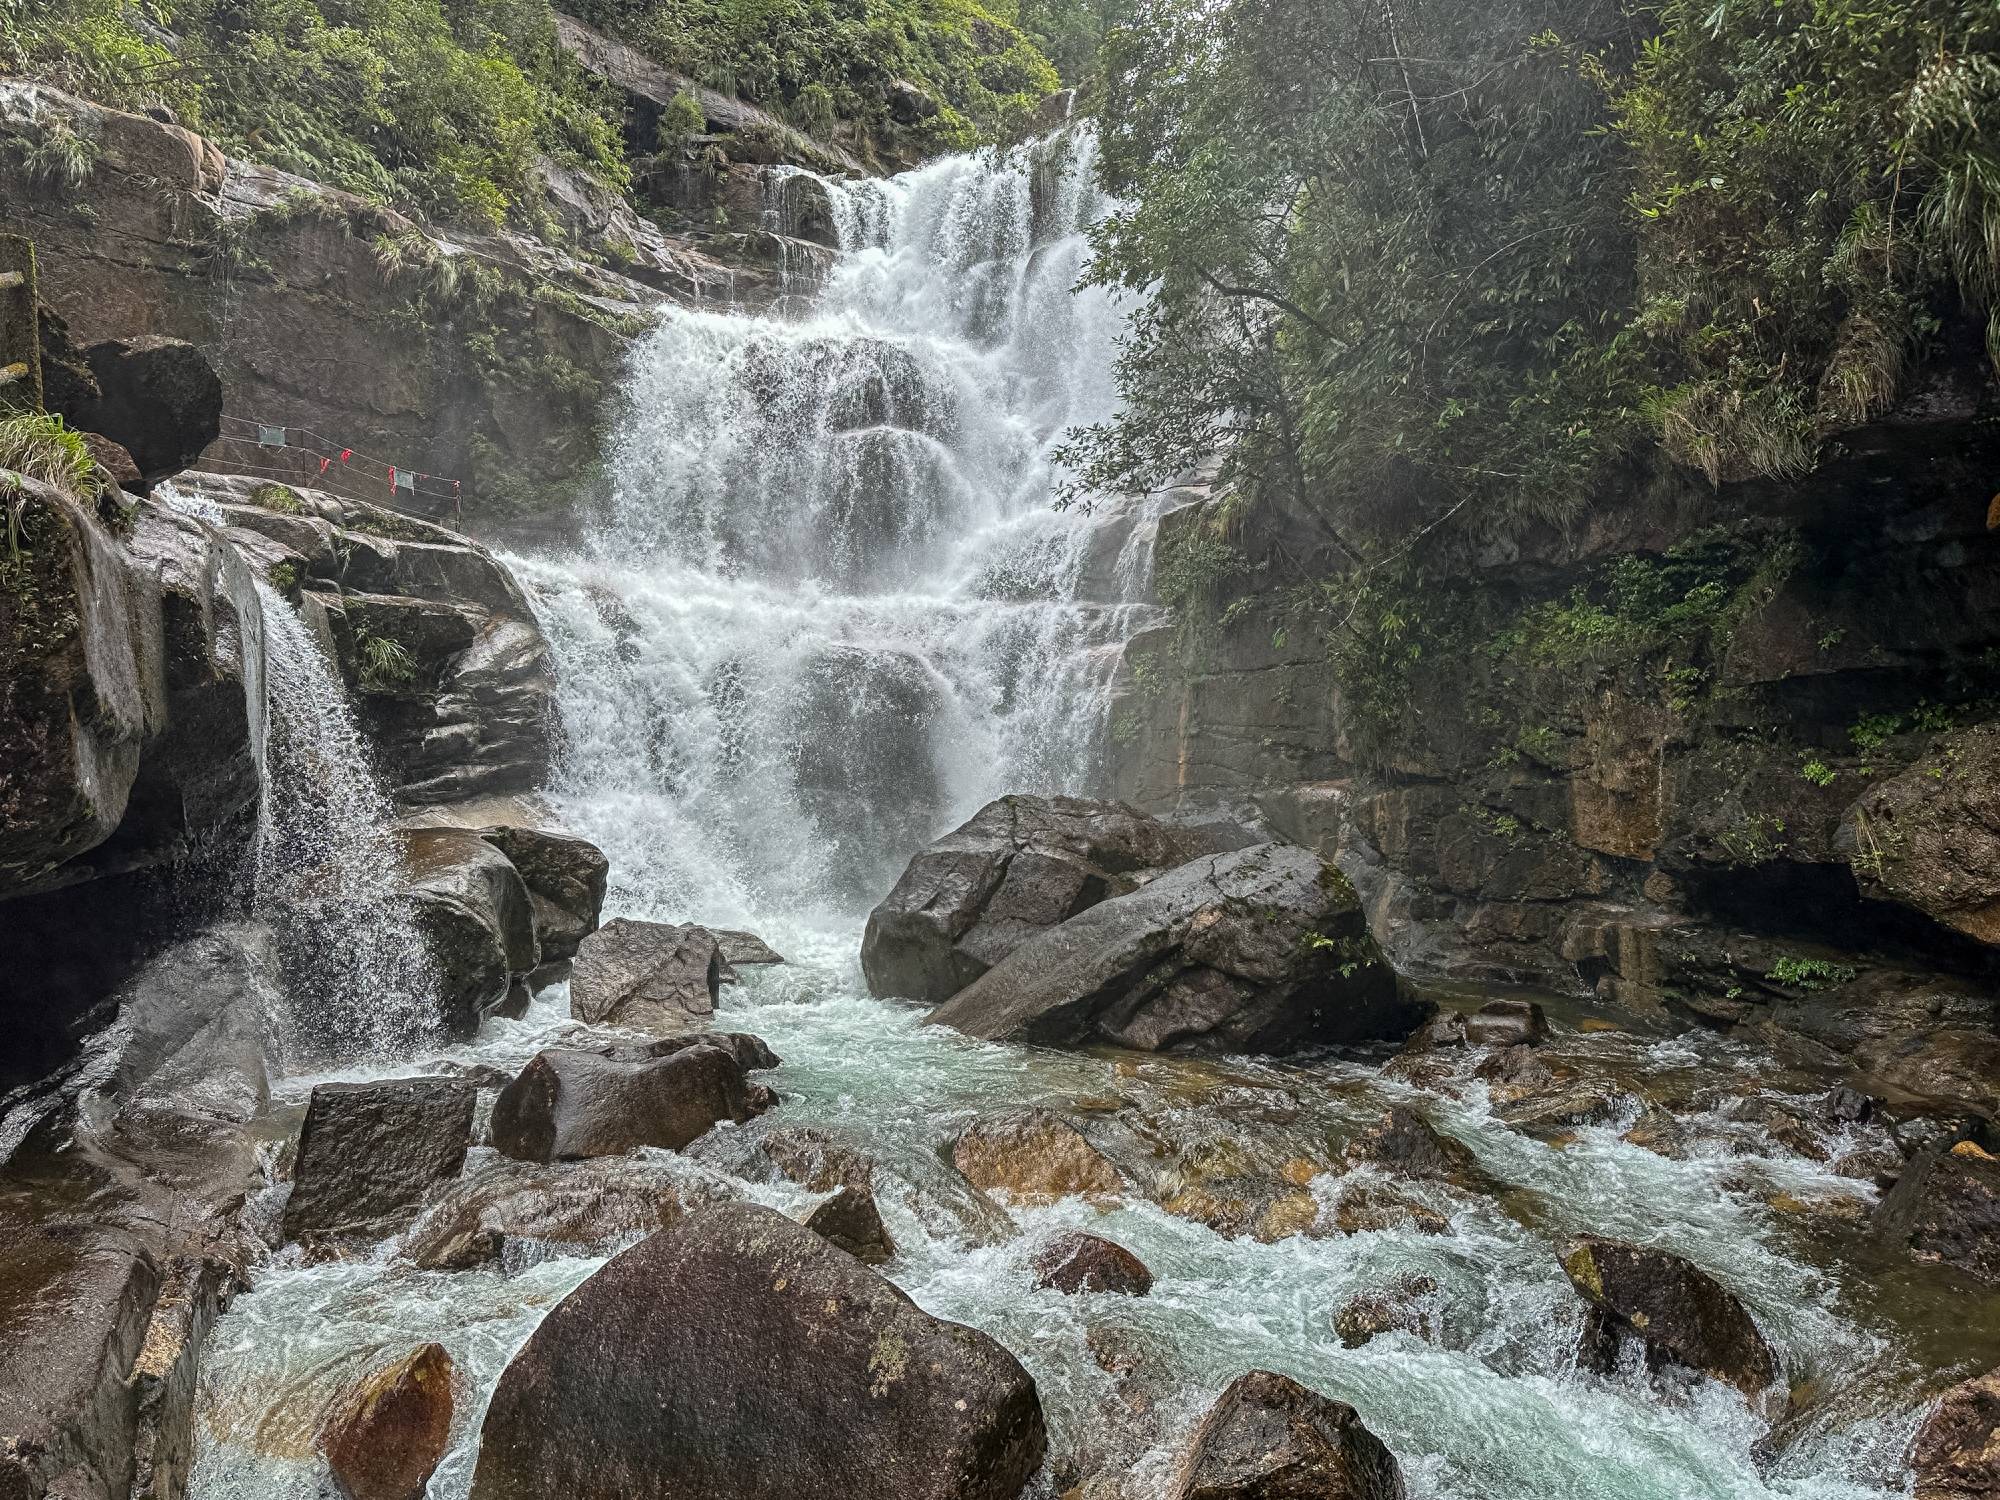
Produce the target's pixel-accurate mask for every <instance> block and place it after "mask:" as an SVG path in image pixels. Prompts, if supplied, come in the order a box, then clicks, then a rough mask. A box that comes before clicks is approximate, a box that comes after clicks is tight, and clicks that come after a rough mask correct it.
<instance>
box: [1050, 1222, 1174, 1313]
mask: <svg viewBox="0 0 2000 1500" xmlns="http://www.w3.org/2000/svg"><path fill="white" fill-rule="evenodd" d="M1035 1285H1036V1286H1039V1287H1047V1288H1053V1289H1054V1290H1056V1291H1058V1292H1065V1293H1070V1294H1074V1293H1077V1292H1119V1293H1122V1294H1124V1295H1125V1296H1128V1297H1143V1296H1145V1295H1146V1293H1148V1292H1150V1291H1151V1290H1152V1289H1153V1273H1152V1272H1151V1271H1149V1270H1147V1269H1146V1263H1145V1262H1144V1261H1143V1260H1141V1259H1139V1257H1138V1256H1136V1255H1134V1254H1133V1253H1132V1252H1131V1251H1130V1250H1127V1249H1126V1248H1125V1247H1124V1246H1123V1245H1115V1244H1113V1243H1112V1242H1111V1241H1110V1240H1107V1239H1104V1238H1103V1237H1101V1236H1099V1235H1095V1234H1085V1233H1083V1232H1082V1231H1081V1230H1076V1231H1072V1232H1071V1233H1069V1234H1065V1235H1061V1236H1059V1237H1058V1238H1056V1239H1054V1240H1051V1241H1050V1242H1049V1243H1048V1244H1047V1245H1045V1246H1043V1247H1042V1249H1041V1251H1040V1252H1039V1253H1038V1254H1037V1255H1036V1256H1035Z"/></svg>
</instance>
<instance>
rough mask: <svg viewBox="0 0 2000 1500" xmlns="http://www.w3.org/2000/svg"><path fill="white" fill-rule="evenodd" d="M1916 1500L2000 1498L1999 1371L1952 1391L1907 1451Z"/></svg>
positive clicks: (1992, 1371)
mask: <svg viewBox="0 0 2000 1500" xmlns="http://www.w3.org/2000/svg"><path fill="white" fill-rule="evenodd" d="M1910 1472H1911V1475H1912V1477H1913V1478H1914V1480H1915V1482H1916V1500H1990V1497H1992V1496H1994V1495H2000V1370H1989V1371H1987V1372H1986V1373H1985V1374H1984V1375H1981V1376H1979V1377H1977V1378H1976V1379H1973V1380H1967V1381H1963V1382H1961V1383H1960V1384H1958V1385H1955V1386H1953V1387H1952V1388H1951V1389H1950V1390H1948V1391H1946V1392H1945V1393H1944V1395H1943V1396H1942V1397H1940V1398H1939V1400H1938V1403H1937V1405H1936V1406H1934V1407H1932V1408H1931V1411H1930V1415H1929V1416H1927V1417H1925V1418H1924V1425H1923V1426H1922V1427H1920V1428H1918V1429H1917V1436H1916V1441H1915V1442H1913V1443H1911V1445H1910Z"/></svg>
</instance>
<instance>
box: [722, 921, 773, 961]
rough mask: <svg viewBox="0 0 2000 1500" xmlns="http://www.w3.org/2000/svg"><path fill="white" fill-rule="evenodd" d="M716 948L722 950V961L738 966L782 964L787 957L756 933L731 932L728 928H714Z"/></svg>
mask: <svg viewBox="0 0 2000 1500" xmlns="http://www.w3.org/2000/svg"><path fill="white" fill-rule="evenodd" d="M712 931H713V932H714V933H715V946H716V947H717V948H720V949H721V950H722V961H723V962H724V963H725V964H729V965H730V966H732V967H734V966H736V965H739V964H740V965H746V966H747V965H755V964H781V963H783V962H784V961H785V956H784V955H783V954H782V953H780V952H779V951H778V950H777V949H776V948H773V947H772V946H771V945H770V944H769V943H767V942H765V941H764V940H763V939H762V938H760V937H758V936H757V934H756V933H754V932H731V931H729V930H728V929H726V928H720V927H718V928H714V929H712Z"/></svg>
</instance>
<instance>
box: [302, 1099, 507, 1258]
mask: <svg viewBox="0 0 2000 1500" xmlns="http://www.w3.org/2000/svg"><path fill="white" fill-rule="evenodd" d="M475 1092H476V1091H475V1090H474V1089H473V1088H472V1086H471V1085H470V1084H468V1083H465V1082H463V1081H462V1080H460V1079H456V1078H398V1079H392V1080H390V1081H388V1082H384V1083H323V1084H321V1085H319V1087H317V1088H315V1089H314V1090H313V1092H312V1103H311V1104H310V1105H309V1106H307V1109H306V1122H305V1125H304V1127H303V1128H302V1129H301V1130H300V1132H299V1150H298V1159H297V1163H296V1165H295V1166H294V1167H293V1171H292V1195H291V1197H290V1198H289V1199H288V1200H287V1201H286V1204H285V1219H284V1232H285V1238H287V1239H291V1240H320V1241H323V1240H329V1239H375V1238H380V1237H381V1236H383V1235H385V1234H387V1233H389V1232H390V1231H392V1230H394V1229H398V1228H400V1227H401V1226H402V1225H404V1224H406V1223H408V1222H409V1221H410V1220H411V1219H413V1218H415V1217H416V1214H417V1211H418V1210H419V1209H420V1208H422V1206H423V1204H424V1203H425V1201H426V1200H427V1199H428V1198H429V1197H430V1196H431V1194H432V1192H433V1191H434V1190H435V1189H437V1188H438V1187H439V1186H440V1185H441V1184H444V1183H448V1182H452V1181H454V1180H455V1179H456V1178H457V1177H458V1174H459V1171H460V1170H461V1168H463V1167H464V1165H465V1151H466V1147H467V1145H468V1144H469V1143H470V1141H471V1138H472V1108H473V1102H474V1094H475Z"/></svg>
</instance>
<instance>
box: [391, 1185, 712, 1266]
mask: <svg viewBox="0 0 2000 1500" xmlns="http://www.w3.org/2000/svg"><path fill="white" fill-rule="evenodd" d="M723 1196H726V1192H725V1190H724V1189H722V1188H720V1187H719V1186H718V1187H714V1188H710V1187H706V1186H703V1185H699V1184H694V1183H690V1182H688V1181H685V1180H683V1179H681V1178H678V1177H676V1176H674V1175H673V1174H672V1173H671V1172H669V1171H668V1170H667V1169H666V1168H665V1167H663V1166H660V1165H657V1164H655V1163H652V1162H648V1161H646V1160H645V1159H644V1158H642V1157H602V1158H598V1159H595V1160H591V1161H575V1162H553V1163H535V1162H519V1161H510V1160H508V1159H506V1158H505V1157H501V1158H499V1159H497V1160H492V1161H488V1162H486V1163H485V1164H484V1165H482V1166H481V1167H479V1169H478V1170H477V1171H474V1172H471V1173H468V1174H467V1175H466V1176H465V1177H463V1178H461V1179H460V1180H459V1181H458V1182H456V1183H453V1184H452V1185H451V1186H450V1187H449V1188H447V1189H446V1190H445V1191H444V1192H443V1193H442V1194H440V1195H439V1197H438V1199H437V1201H436V1202H435V1203H433V1204H432V1205H431V1207H430V1208H428V1209H426V1210H425V1212H424V1214H423V1216H422V1217H421V1218H420V1219H419V1220H418V1221H417V1222H416V1223H415V1224H414V1225H412V1226H411V1228H410V1231H409V1233H408V1234H407V1235H406V1236H405V1237H404V1240H403V1245H402V1255H403V1258H404V1259H405V1260H407V1261H408V1262H409V1263H410V1264H412V1265H415V1266H418V1267H421V1268H423V1269H425V1270H432V1271H462V1270H469V1269H471V1268H472V1267H474V1266H479V1265H485V1264H488V1263H489V1262H492V1261H495V1260H499V1259H501V1258H502V1256H503V1255H505V1254H507V1252H508V1247H509V1246H516V1247H519V1249H520V1250H521V1251H522V1252H523V1253H524V1254H540V1253H544V1252H547V1253H560V1254H565V1255H605V1254H608V1253H609V1252H611V1251H612V1250H614V1249H616V1248H618V1247H619V1246H620V1245H621V1244H626V1243H629V1242H630V1241H631V1240H632V1239H633V1237H634V1236H638V1235H648V1234H653V1233H656V1232H657V1231H659V1230H661V1229H666V1228H669V1227H671V1226H672V1225H675V1224H678V1223H679V1222H680V1221H681V1220H682V1219H683V1218H685V1217H686V1215H687V1213H688V1210H689V1209H690V1208H691V1207H696V1206H699V1205H700V1204H701V1203H704V1202H708V1201H716V1200H718V1199H719V1198H721V1197H723Z"/></svg>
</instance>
